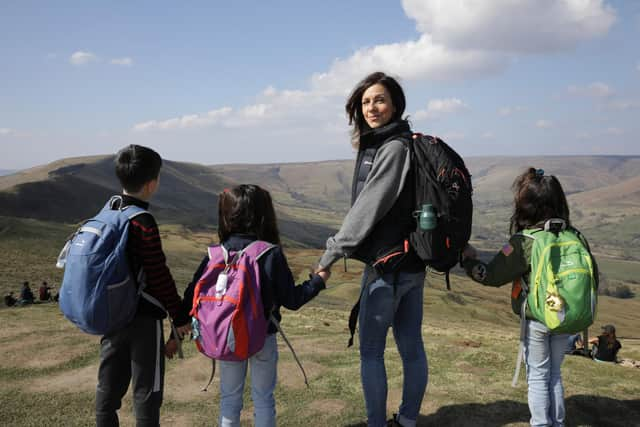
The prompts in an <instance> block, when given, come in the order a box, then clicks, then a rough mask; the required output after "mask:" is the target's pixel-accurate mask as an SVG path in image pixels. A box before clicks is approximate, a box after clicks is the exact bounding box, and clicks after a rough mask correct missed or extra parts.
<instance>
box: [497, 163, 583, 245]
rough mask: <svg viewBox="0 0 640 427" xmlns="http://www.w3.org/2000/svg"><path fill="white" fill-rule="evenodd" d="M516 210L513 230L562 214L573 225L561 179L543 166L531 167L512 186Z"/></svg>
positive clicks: (513, 216) (512, 221)
mask: <svg viewBox="0 0 640 427" xmlns="http://www.w3.org/2000/svg"><path fill="white" fill-rule="evenodd" d="M511 188H512V189H513V194H514V205H515V206H514V210H513V215H511V224H510V227H509V231H510V233H511V234H513V233H517V232H518V231H522V230H524V229H526V228H531V227H534V226H538V225H540V224H541V223H543V222H544V221H546V220H548V219H551V218H562V219H564V220H565V222H566V223H567V226H570V225H571V223H570V221H569V205H568V204H567V198H566V197H565V195H564V191H563V190H562V185H560V181H558V178H556V177H555V176H554V175H545V174H544V171H542V169H534V168H531V167H530V168H529V169H528V170H527V171H526V172H525V173H523V174H522V175H520V176H519V177H517V178H516V179H515V181H514V182H513V185H512V186H511Z"/></svg>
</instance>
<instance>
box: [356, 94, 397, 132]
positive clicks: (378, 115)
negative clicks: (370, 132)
mask: <svg viewBox="0 0 640 427" xmlns="http://www.w3.org/2000/svg"><path fill="white" fill-rule="evenodd" d="M395 111H396V109H395V108H394V106H393V103H392V101H391V94H390V93H389V91H388V90H387V88H386V87H384V85H381V84H380V83H376V84H374V85H373V86H369V87H368V88H367V90H365V91H364V93H363V94H362V115H363V116H364V120H365V121H366V122H367V124H368V125H369V127H371V128H372V129H375V128H378V127H380V126H384V125H386V124H387V123H389V121H391V117H392V116H393V114H394V113H395Z"/></svg>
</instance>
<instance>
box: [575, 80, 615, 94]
mask: <svg viewBox="0 0 640 427" xmlns="http://www.w3.org/2000/svg"><path fill="white" fill-rule="evenodd" d="M567 92H568V93H569V94H571V95H578V96H587V97H590V98H607V97H610V96H612V95H613V94H614V91H613V89H611V87H609V85H607V84H606V83H602V82H593V83H590V84H588V85H586V86H575V85H571V86H569V87H568V88H567Z"/></svg>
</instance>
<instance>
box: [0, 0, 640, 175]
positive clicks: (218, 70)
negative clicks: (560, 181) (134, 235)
mask: <svg viewBox="0 0 640 427" xmlns="http://www.w3.org/2000/svg"><path fill="white" fill-rule="evenodd" d="M638 40H640V2H638V1H635V0H626V1H622V0H617V1H614V0H518V1H514V0H493V1H491V2H487V1H484V0H475V1H469V0H467V1H464V2H463V1H453V0H403V1H399V0H398V1H382V0H375V1H360V0H349V1H344V0H326V1H323V2H301V1H277V0H274V1H272V2H264V1H261V2H258V1H251V2H250V1H233V2H230V1H213V0H211V1H207V2H204V1H201V2H198V1H192V2H183V3H179V2H163V1H137V2H126V1H112V2H87V1H58V2H42V1H37V2H36V1H27V0H21V1H13V0H4V1H3V2H2V5H0V147H2V153H3V154H2V156H0V169H17V168H26V167H30V166H35V165H39V164H43V163H47V162H50V161H54V160H57V159H59V158H64V157H75V156H85V155H94V154H107V153H113V152H115V151H117V150H118V149H119V148H121V147H122V146H124V145H126V144H129V143H138V144H143V145H148V146H151V147H154V148H155V149H157V150H158V151H159V152H160V153H161V154H162V155H163V157H165V158H168V159H172V160H183V161H193V162H198V163H204V164H218V163H237V162H251V163H256V162H257V163H264V162H291V161H317V160H327V159H346V158H352V157H353V155H354V153H353V151H352V149H351V146H350V143H349V129H348V126H347V122H346V118H345V116H344V113H343V106H344V101H345V99H346V96H347V94H348V92H349V90H350V89H351V88H352V87H353V86H354V85H355V84H356V83H357V82H358V80H359V79H361V78H362V77H364V76H365V75H366V74H367V73H369V72H371V71H377V70H382V71H386V72H388V73H390V74H392V75H394V76H396V77H398V78H399V80H400V82H401V84H402V85H403V87H404V88H405V91H406V95H407V102H408V105H407V111H406V113H407V114H408V115H409V116H410V120H411V122H412V125H413V127H414V129H415V130H419V131H421V132H423V133H431V134H437V135H439V136H441V137H443V138H444V139H445V140H447V141H448V142H449V143H450V144H451V145H452V146H454V148H456V149H457V150H458V151H459V152H460V153H462V154H463V155H466V156H478V155H489V156H491V155H530V154H535V155H557V154H560V155H569V154H640V138H639V136H640V121H639V120H638V117H639V113H640V43H638Z"/></svg>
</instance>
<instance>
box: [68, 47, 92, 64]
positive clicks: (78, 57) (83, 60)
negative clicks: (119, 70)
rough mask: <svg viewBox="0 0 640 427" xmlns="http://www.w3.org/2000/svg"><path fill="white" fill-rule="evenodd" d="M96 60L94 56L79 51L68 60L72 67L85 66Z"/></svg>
mask: <svg viewBox="0 0 640 427" xmlns="http://www.w3.org/2000/svg"><path fill="white" fill-rule="evenodd" d="M97 60H98V57H97V56H96V55H95V54H93V53H91V52H83V51H81V50H79V51H77V52H74V53H73V54H72V55H71V57H70V58H69V62H70V63H71V64H73V65H86V64H88V63H90V62H94V61H97Z"/></svg>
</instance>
